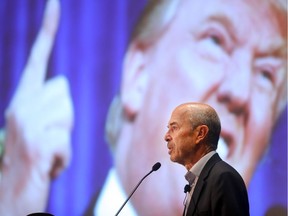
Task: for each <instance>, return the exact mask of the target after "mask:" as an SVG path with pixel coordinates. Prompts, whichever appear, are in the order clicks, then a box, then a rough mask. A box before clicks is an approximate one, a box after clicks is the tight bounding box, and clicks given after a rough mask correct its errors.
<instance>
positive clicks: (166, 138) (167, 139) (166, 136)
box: [164, 132, 171, 142]
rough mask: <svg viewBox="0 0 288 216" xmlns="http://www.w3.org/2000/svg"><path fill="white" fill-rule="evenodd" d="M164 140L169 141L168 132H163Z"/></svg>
mask: <svg viewBox="0 0 288 216" xmlns="http://www.w3.org/2000/svg"><path fill="white" fill-rule="evenodd" d="M164 140H165V141H166V142H169V141H170V140H171V136H170V135H169V133H168V132H167V133H166V134H165V136H164Z"/></svg>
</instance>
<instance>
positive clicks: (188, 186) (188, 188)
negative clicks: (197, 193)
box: [184, 184, 191, 193]
mask: <svg viewBox="0 0 288 216" xmlns="http://www.w3.org/2000/svg"><path fill="white" fill-rule="evenodd" d="M190 191H191V186H190V185H189V184H186V185H185V187H184V193H187V192H190Z"/></svg>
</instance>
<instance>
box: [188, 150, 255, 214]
mask: <svg viewBox="0 0 288 216" xmlns="http://www.w3.org/2000/svg"><path fill="white" fill-rule="evenodd" d="M187 215H188V216H192V215H193V216H196V215H209V216H225V215H226V216H228V215H229V216H237V215H239V216H247V215H249V202H248V195H247V189H246V186H245V183H244V181H243V179H242V177H241V176H240V174H239V173H238V172H237V171H236V170H235V169H234V168H233V167H232V166H230V165H229V164H227V163H226V162H224V161H223V160H222V159H221V158H220V157H219V155H218V154H214V155H213V156H212V157H211V158H210V159H209V160H208V162H207V163H206V165H205V166H204V168H203V170H202V172H201V174H200V176H199V179H198V181H197V183H196V186H195V189H194V192H193V195H192V199H191V201H190V203H189V207H188V212H187Z"/></svg>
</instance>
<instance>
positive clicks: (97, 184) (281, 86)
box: [0, 0, 287, 216]
mask: <svg viewBox="0 0 288 216" xmlns="http://www.w3.org/2000/svg"><path fill="white" fill-rule="evenodd" d="M50 1H51V0H50ZM52 1H54V0H52ZM46 2H47V1H44V0H42V1H35V0H34V1H33V0H24V1H17V0H2V1H0V20H1V29H0V56H1V58H0V81H1V82H0V113H1V115H0V128H1V131H2V132H4V134H5V135H6V138H5V136H4V137H2V138H0V139H2V141H1V142H2V143H4V145H5V149H6V150H7V151H4V155H5V154H6V159H5V161H4V162H3V160H2V161H1V163H2V165H1V166H0V173H1V180H2V184H1V180H0V191H1V193H0V213H3V212H6V213H7V215H13V212H14V211H15V209H17V208H19V209H21V211H23V213H24V214H28V213H32V212H31V211H35V212H36V211H45V212H50V213H52V214H54V215H59V216H62V215H75V216H80V215H99V216H103V215H105V216H106V215H107V216H109V215H115V214H116V212H117V211H118V209H119V208H120V207H121V205H122V204H123V202H124V201H125V199H126V198H127V196H128V195H129V194H130V192H132V190H133V189H134V187H135V186H136V185H137V183H138V182H139V180H140V179H141V178H142V177H143V176H145V174H147V173H148V172H149V171H150V170H151V168H152V166H153V165H154V164H155V163H156V162H160V163H161V164H162V166H161V168H160V169H159V170H158V171H157V172H155V173H152V175H150V176H149V177H148V178H147V179H145V181H143V182H142V184H141V185H140V187H139V188H138V190H137V191H136V192H135V194H134V195H133V197H132V198H131V199H130V200H129V202H128V203H127V204H126V205H125V207H124V208H123V210H122V215H131V216H134V215H139V216H147V215H171V216H172V215H173V216H175V215H182V211H183V208H184V207H183V200H184V197H185V194H184V193H183V187H184V185H185V184H186V180H185V178H184V175H185V173H186V172H187V170H186V169H185V167H183V166H181V165H180V164H175V163H173V162H171V161H170V158H169V154H168V150H167V146H166V142H165V140H164V134H165V132H166V130H167V123H168V120H169V118H170V114H171V111H172V110H173V108H175V107H176V106H177V105H179V104H181V103H184V102H188V101H195V102H204V103H208V104H210V105H211V106H212V107H214V108H215V109H216V111H217V112H218V114H219V116H220V119H221V123H222V134H221V138H220V141H219V144H218V150H217V152H218V153H219V154H220V156H221V158H222V159H223V160H225V161H227V162H228V163H229V164H231V165H232V166H233V167H235V168H236V169H237V170H238V171H239V173H240V174H241V175H242V177H243V179H244V181H245V183H246V185H247V188H248V195H249V202H250V213H251V215H252V216H259V215H263V216H264V215H286V214H287V2H285V1H284V0H283V1H281V0H279V1H278V0H242V1H238V0H208V1H197V0H178V1H177V0H175V1H172V0H170V1H169V0H167V1H157V0H154V3H156V5H157V3H159V4H160V5H158V6H156V7H157V8H156V10H155V11H154V13H155V14H154V15H153V16H150V17H149V16H148V17H143V14H144V12H145V13H146V14H147V13H149V11H148V12H147V11H146V10H144V8H145V6H146V5H147V3H148V1H146V0H138V1H133V0H121V1H109V0H108V1H99V0H96V1H95V0H82V1H68V0H61V1H60V2H58V3H59V6H60V11H58V12H57V11H56V13H60V14H59V15H60V17H59V25H58V28H57V27H56V33H55V40H54V42H53V44H52V48H51V53H50V54H49V53H48V56H49V59H48V62H47V67H46V66H44V64H45V63H41V59H42V58H44V57H43V56H42V54H41V51H39V50H38V53H37V55H36V59H38V60H39V62H40V63H39V62H38V64H40V65H41V64H43V65H42V66H43V67H44V68H41V66H40V69H39V68H37V67H34V68H33V67H32V69H33V70H35V71H34V72H33V73H34V75H35V76H36V77H34V75H33V73H31V74H32V77H30V78H29V77H28V76H27V77H28V78H29V79H30V80H31V81H30V82H28V83H29V84H28V85H27V83H26V87H27V88H29V90H28V91H26V90H25V86H24V85H23V86H20V87H19V85H20V84H21V83H22V82H21V81H22V80H23V79H22V78H23V74H24V73H27V71H25V68H27V65H28V63H27V62H28V60H29V56H30V57H31V50H33V46H35V41H36V38H37V35H38V33H39V31H40V29H41V26H42V19H43V17H44V15H45V6H46ZM151 2H153V1H151ZM58 3H57V1H55V2H53V3H52V7H54V6H55V5H54V6H53V4H56V5H58ZM151 8H153V7H152V6H151V7H150V9H151ZM54 9H55V8H54ZM58 9H59V8H58ZM58 9H57V8H56V9H55V10H58ZM52 11H53V9H52ZM54 12H55V11H54ZM46 15H47V14H46ZM55 16H57V14H56V15H55V14H53V13H52V14H50V16H49V14H48V15H47V17H48V18H49V19H48V21H47V23H50V22H49V20H50V19H53V17H54V18H55ZM141 18H142V19H141ZM139 20H140V21H139ZM50 21H51V20H50ZM137 24H138V25H137ZM135 26H137V28H135ZM48 28H49V27H48ZM50 42H51V41H50ZM45 46H46V45H45V43H44V44H43V47H44V48H43V49H45ZM40 50H41V49H40ZM43 55H44V54H43ZM38 60H37V61H38ZM37 61H36V65H37ZM34 63H35V62H34ZM30 69H31V67H30ZM38 69H39V70H45V73H44V74H42V75H44V76H45V77H46V78H45V80H44V79H43V77H42V81H41V82H40V83H38V82H34V81H33V80H34V78H35V79H37V76H38V75H39V73H40V72H39V73H38V71H37V70H38ZM37 74H38V75H37ZM59 76H61V77H62V78H63V77H64V79H65V80H66V81H68V82H67V83H68V86H69V89H70V96H69V97H70V99H71V101H72V107H73V110H74V119H73V129H72V131H71V134H70V135H68V137H65V139H66V140H68V141H69V140H71V142H70V147H71V152H70V153H71V155H70V156H71V158H70V162H69V165H67V167H66V168H65V169H64V170H62V171H61V172H60V174H59V175H58V176H57V177H56V178H53V179H52V181H51V182H49V180H48V183H47V182H45V185H46V186H47V185H48V186H49V185H50V186H49V187H48V188H47V187H46V188H45V189H43V188H41V187H40V188H37V186H38V185H37V186H36V185H35V184H34V183H33V181H30V178H34V177H35V176H33V169H42V168H43V167H40V168H39V166H40V165H39V164H44V166H46V165H47V166H51V164H46V163H43V160H48V159H47V158H46V157H45V155H46V154H44V155H41V154H40V156H39V154H38V153H39V152H42V154H43V152H44V153H45V151H46V150H47V157H48V156H49V155H50V154H51V152H49V151H50V150H51V148H52V147H53V145H57V144H58V143H59V139H61V138H63V137H60V138H59V136H58V137H57V134H56V135H55V136H49V138H47V139H46V138H45V136H46V135H45V133H46V129H47V127H48V129H49V127H50V126H51V125H49V122H53V121H54V120H55V122H56V123H55V122H54V123H55V124H56V127H58V126H59V127H62V126H63V124H62V123H63V122H57V121H58V120H57V118H58V117H59V116H58V114H59V113H61V114H63V113H64V114H65V107H64V105H63V106H62V105H61V104H62V103H61V102H63V101H61V96H62V95H61V94H60V93H59V94H58V93H57V92H60V90H59V91H58V89H57V85H53V87H51V86H52V84H51V83H52V82H51V80H55V79H56V78H57V77H59ZM38 78H39V77H38ZM37 85H39V86H37ZM49 86H50V87H49ZM34 87H35V88H34ZM49 88H50V90H51V91H52V92H53V93H51V94H48V93H47V94H45V93H44V91H46V90H47V89H49ZM31 89H32V91H31ZM44 89H45V90H44ZM52 89H53V90H52ZM62 90H63V89H62ZM22 91H24V93H23V92H22ZM21 92H22V93H21ZM42 94H43V95H42ZM53 97H55V98H56V99H55V100H54V99H53ZM57 97H58V98H57ZM15 98H16V99H17V100H16V99H15ZM46 99H49V101H50V102H52V103H50V104H48V102H47V101H46ZM40 105H41V106H40ZM66 105H67V104H66ZM11 107H12V108H11ZM70 111H71V110H70ZM66 114H67V113H66ZM70 117H71V116H70ZM11 122H12V123H11ZM45 122H48V123H47V124H48V126H47V125H46V126H45V125H44V123H45ZM54 123H53V125H52V126H53V127H54V126H55V124H54ZM11 125H12V126H11ZM13 125H14V126H15V125H16V126H17V125H18V127H19V128H18V129H17V128H16V129H15V128H14V127H13ZM43 125H44V126H43ZM52 126H51V127H52ZM41 127H45V130H43V131H42V130H41ZM107 131H108V133H107ZM9 137H10V139H9ZM33 137H37V139H36V141H35V140H33V139H32V138H33ZM53 139H55V140H53ZM63 139H64V138H63ZM19 140H24V142H23V143H20V144H19V142H18V141H19ZM16 142H17V143H16ZM23 145H24V147H23ZM27 146H28V147H27ZM47 146H48V147H47ZM51 146H52V147H51ZM50 147H51V148H50ZM66 147H67V146H66ZM27 149H28V150H27ZM40 149H41V150H40ZM43 149H45V150H43ZM38 150H39V152H38ZM24 151H30V158H32V159H31V160H28V159H27V157H26V154H25V153H27V152H24ZM70 153H69V154H70ZM23 155H24V156H23ZM56 155H57V154H56ZM60 155H61V154H60ZM34 156H35V157H34ZM4 158H5V156H4ZM28 158H29V157H28ZM56 158H57V157H56ZM66 159H67V158H66ZM7 161H8V162H7ZM31 161H33V163H34V164H31ZM48 161H49V160H48ZM51 161H53V160H51V159H50V162H51ZM3 163H4V165H3ZM5 163H7V164H9V166H7V167H6V165H5ZM38 163H39V164H38ZM47 163H48V162H47ZM54 165H55V164H54ZM3 167H6V168H3ZM30 168H31V169H30ZM6 169H7V170H6ZM31 170H32V171H31ZM5 173H6V174H7V173H8V174H7V176H8V175H9V178H10V179H11V180H9V184H7V180H6V181H5V178H6V177H5V175H6V174H5ZM43 179H45V177H44V178H43ZM34 180H35V179H34ZM37 181H40V182H37V183H39V185H42V182H41V181H42V180H41V179H37ZM43 181H47V179H45V180H43ZM3 182H4V183H3ZM5 184H7V185H5ZM43 184H44V183H43ZM1 187H2V188H1ZM23 191H25V193H23V194H24V195H23V194H21V193H22V192H23ZM30 191H31V192H30ZM45 191H46V192H45ZM41 193H45V194H48V197H45V195H43V196H44V201H43V200H41V199H38V198H36V197H41ZM22 195H23V196H22ZM25 196H27V197H25ZM28 197H29V198H28ZM29 199H31V200H34V201H33V202H32V203H33V204H31V203H30V204H31V205H26V204H21V202H23V203H25V202H26V201H27V200H29ZM35 199H36V200H35ZM27 202H28V201H27ZM9 203H10V204H9ZM12 203H13V204H12ZM120 215H121V214H120ZM232 215H233V213H232Z"/></svg>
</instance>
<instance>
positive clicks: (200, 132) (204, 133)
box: [196, 125, 209, 143]
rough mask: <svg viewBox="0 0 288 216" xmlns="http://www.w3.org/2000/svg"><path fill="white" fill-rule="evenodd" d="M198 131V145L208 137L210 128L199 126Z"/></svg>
mask: <svg viewBox="0 0 288 216" xmlns="http://www.w3.org/2000/svg"><path fill="white" fill-rule="evenodd" d="M197 129H198V134H197V138H196V143H201V142H202V141H203V140H204V139H205V137H207V134H208V131H209V128H208V127H207V125H199V126H198V128H197Z"/></svg>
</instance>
